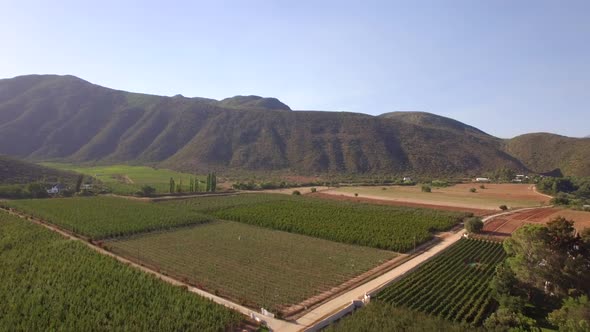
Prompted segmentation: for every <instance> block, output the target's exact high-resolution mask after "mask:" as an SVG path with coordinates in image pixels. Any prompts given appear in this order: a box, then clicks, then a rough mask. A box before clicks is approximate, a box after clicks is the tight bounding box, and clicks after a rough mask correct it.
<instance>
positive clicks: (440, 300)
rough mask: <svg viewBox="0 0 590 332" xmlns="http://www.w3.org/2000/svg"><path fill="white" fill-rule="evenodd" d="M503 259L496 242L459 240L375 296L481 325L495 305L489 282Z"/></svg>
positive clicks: (408, 307)
mask: <svg viewBox="0 0 590 332" xmlns="http://www.w3.org/2000/svg"><path fill="white" fill-rule="evenodd" d="M504 259H505V252H504V249H503V248H502V245H501V244H500V243H497V242H489V241H481V240H467V239H461V240H460V241H459V242H458V243H456V244H454V245H453V246H452V247H451V248H449V249H447V250H446V251H444V252H443V253H442V254H440V255H438V256H437V257H436V258H434V259H433V260H431V261H429V262H428V263H426V264H425V265H423V266H422V267H420V268H419V269H418V270H417V271H416V272H414V273H412V274H410V275H409V276H408V277H406V278H404V279H403V280H402V281H400V282H397V283H394V284H392V285H391V286H389V287H387V288H385V289H384V290H383V291H381V292H380V293H379V294H377V299H378V300H380V301H383V302H385V303H390V304H392V305H394V306H401V307H405V308H407V309H411V310H416V311H421V312H425V313H428V314H432V315H435V316H438V317H439V318H443V319H446V320H449V321H452V322H457V323H468V324H472V325H480V324H481V323H482V321H483V320H484V319H485V318H486V317H487V315H488V314H489V313H490V312H491V311H493V309H494V307H495V305H496V304H495V303H494V300H493V298H492V295H491V288H490V287H489V283H490V281H491V279H492V278H493V276H494V273H495V269H496V266H497V265H498V264H499V263H501V262H502V261H503V260H504Z"/></svg>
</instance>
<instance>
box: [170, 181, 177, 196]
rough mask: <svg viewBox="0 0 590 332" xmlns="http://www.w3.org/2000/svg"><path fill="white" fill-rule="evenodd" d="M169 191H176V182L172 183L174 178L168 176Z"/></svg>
mask: <svg viewBox="0 0 590 332" xmlns="http://www.w3.org/2000/svg"><path fill="white" fill-rule="evenodd" d="M169 191H170V193H173V192H175V191H176V184H175V183H174V179H173V178H170V189H169Z"/></svg>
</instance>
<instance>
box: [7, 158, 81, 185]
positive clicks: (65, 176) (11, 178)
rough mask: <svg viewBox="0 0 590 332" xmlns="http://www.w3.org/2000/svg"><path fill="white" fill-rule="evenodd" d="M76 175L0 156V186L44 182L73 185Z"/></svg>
mask: <svg viewBox="0 0 590 332" xmlns="http://www.w3.org/2000/svg"><path fill="white" fill-rule="evenodd" d="M77 177H78V175H77V174H76V173H74V172H66V171H60V170H57V169H53V168H49V167H45V166H41V165H37V164H33V163H29V162H26V161H22V160H18V159H14V158H10V157H6V156H1V155H0V185H4V184H27V183H31V182H37V181H44V182H46V183H54V182H58V181H59V182H63V183H74V182H75V181H76V178H77Z"/></svg>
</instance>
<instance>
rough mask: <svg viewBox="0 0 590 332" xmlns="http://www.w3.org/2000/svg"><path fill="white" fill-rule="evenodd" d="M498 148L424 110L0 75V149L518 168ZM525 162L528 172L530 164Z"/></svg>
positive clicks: (178, 162)
mask: <svg viewBox="0 0 590 332" xmlns="http://www.w3.org/2000/svg"><path fill="white" fill-rule="evenodd" d="M505 146H506V142H505V141H504V140H501V139H498V138H496V137H493V136H490V135H488V134H486V133H484V132H482V131H480V130H478V129H476V128H474V127H471V126H468V125H465V124H463V123H461V122H458V121H455V120H452V119H448V118H444V117H441V116H437V115H434V114H429V113H413V112H396V113H387V114H383V115H381V116H371V115H366V114H358V113H346V112H318V111H291V109H290V108H289V107H288V106H287V105H285V104H283V103H282V102H280V101H279V100H277V99H275V98H262V97H257V96H236V97H232V98H227V99H224V100H221V101H217V100H213V99H207V98H186V97H183V96H181V95H177V96H174V97H163V96H154V95H145V94H139V93H129V92H125V91H118V90H112V89H108V88H104V87H101V86H98V85H94V84H91V83H89V82H86V81H84V80H81V79H79V78H76V77H73V76H56V75H43V76H40V75H30V76H20V77H16V78H12V79H4V80H0V153H4V154H8V155H13V156H18V157H22V158H28V159H31V160H61V161H70V162H99V163H114V162H116V163H127V162H132V163H139V164H142V163H143V164H151V165H160V166H164V167H168V168H173V169H178V170H185V171H195V170H196V171H206V170H210V169H215V170H227V169H231V170H244V169H246V170H252V171H267V170H279V171H289V172H294V173H299V174H318V173H327V172H330V173H386V172H387V173H391V172H395V173H407V174H429V175H436V176H439V175H446V174H448V175H450V174H461V175H467V174H471V175H475V174H478V173H480V172H483V171H487V170H494V169H496V168H498V167H502V166H507V167H510V168H513V169H516V170H523V171H524V170H526V166H525V165H523V163H522V162H521V161H519V160H518V159H516V158H514V157H513V156H512V155H511V154H509V153H507V152H506V150H505ZM523 158H526V156H524V157H523ZM525 164H526V165H532V166H530V167H531V168H532V170H533V171H535V170H536V169H535V168H534V167H536V164H534V163H530V162H529V161H528V160H527V161H526V162H525ZM564 169H570V168H564ZM571 169H572V170H573V171H576V172H578V171H584V169H585V168H584V167H577V168H571Z"/></svg>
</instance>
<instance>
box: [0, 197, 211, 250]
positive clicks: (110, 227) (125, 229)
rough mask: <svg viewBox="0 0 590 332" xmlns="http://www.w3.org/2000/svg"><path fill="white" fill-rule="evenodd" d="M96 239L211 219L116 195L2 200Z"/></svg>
mask: <svg viewBox="0 0 590 332" xmlns="http://www.w3.org/2000/svg"><path fill="white" fill-rule="evenodd" d="M2 205H4V206H8V207H12V208H16V209H18V210H21V211H23V212H26V213H28V214H30V215H32V216H35V217H37V218H41V219H44V220H47V221H49V222H51V223H54V224H56V225H58V226H60V227H62V228H64V229H66V230H69V231H72V232H74V233H77V234H81V235H84V236H87V237H90V238H92V239H94V240H97V239H104V238H109V237H115V236H123V235H130V234H134V233H139V232H147V231H153V230H158V229H165V228H171V227H177V226H184V225H191V224H198V223H203V222H207V221H210V220H211V218H210V217H207V216H205V215H202V214H199V213H195V212H191V211H186V210H181V209H176V208H174V207H169V206H166V205H159V204H156V203H147V202H138V201H133V200H128V199H122V198H117V197H107V196H98V197H74V198H61V199H30V200H15V201H8V202H5V203H2Z"/></svg>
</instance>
